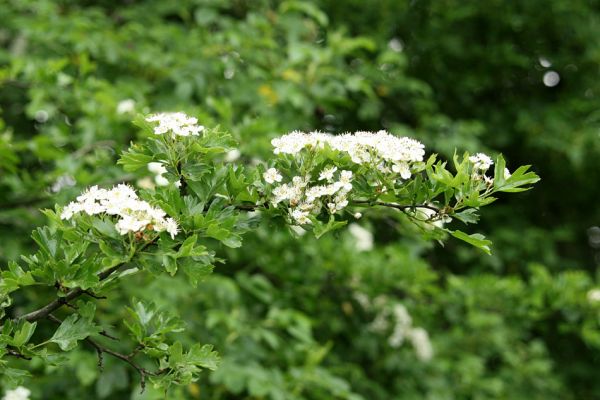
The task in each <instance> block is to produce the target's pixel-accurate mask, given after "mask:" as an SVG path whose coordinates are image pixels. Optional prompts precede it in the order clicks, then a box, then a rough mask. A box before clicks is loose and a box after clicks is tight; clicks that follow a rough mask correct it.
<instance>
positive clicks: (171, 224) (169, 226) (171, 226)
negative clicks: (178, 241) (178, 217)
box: [165, 218, 179, 239]
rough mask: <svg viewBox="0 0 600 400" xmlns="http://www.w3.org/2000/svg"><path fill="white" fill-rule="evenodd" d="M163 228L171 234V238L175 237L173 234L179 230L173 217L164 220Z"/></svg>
mask: <svg viewBox="0 0 600 400" xmlns="http://www.w3.org/2000/svg"><path fill="white" fill-rule="evenodd" d="M165 230H166V231H167V232H168V233H169V235H171V239H175V236H176V235H177V233H178V232H179V228H178V226H177V222H176V221H175V220H174V219H173V218H167V219H166V220H165Z"/></svg>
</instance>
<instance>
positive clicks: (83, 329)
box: [48, 314, 100, 351]
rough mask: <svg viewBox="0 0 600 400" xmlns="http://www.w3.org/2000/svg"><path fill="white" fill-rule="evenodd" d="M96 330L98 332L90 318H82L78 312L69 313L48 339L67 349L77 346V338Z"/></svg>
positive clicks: (82, 337) (91, 333) (85, 336)
mask: <svg viewBox="0 0 600 400" xmlns="http://www.w3.org/2000/svg"><path fill="white" fill-rule="evenodd" d="M98 332H100V328H99V327H98V326H96V325H94V323H93V322H92V321H91V320H88V319H86V318H82V317H80V316H79V315H78V314H71V315H69V316H68V317H67V318H66V319H65V320H64V321H63V322H62V324H60V326H59V327H58V329H57V330H56V332H54V335H52V337H51V338H50V339H49V340H48V341H49V342H53V343H56V344H58V346H59V347H60V348H61V349H62V350H63V351H69V350H72V349H73V348H75V346H77V342H78V341H79V340H83V339H85V338H87V337H88V336H90V335H93V334H95V333H98Z"/></svg>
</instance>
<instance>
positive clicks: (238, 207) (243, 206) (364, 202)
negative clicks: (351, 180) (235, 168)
mask: <svg viewBox="0 0 600 400" xmlns="http://www.w3.org/2000/svg"><path fill="white" fill-rule="evenodd" d="M352 205H358V206H381V207H389V208H395V209H397V210H400V211H403V212H406V211H407V210H410V209H414V208H426V209H428V210H432V211H435V212H436V213H439V212H440V209H439V208H437V207H434V206H430V205H428V204H408V205H406V204H396V203H386V202H383V201H368V200H357V201H354V202H352ZM268 207H269V205H268V203H264V204H237V205H235V208H236V210H241V211H256V210H257V209H259V208H268Z"/></svg>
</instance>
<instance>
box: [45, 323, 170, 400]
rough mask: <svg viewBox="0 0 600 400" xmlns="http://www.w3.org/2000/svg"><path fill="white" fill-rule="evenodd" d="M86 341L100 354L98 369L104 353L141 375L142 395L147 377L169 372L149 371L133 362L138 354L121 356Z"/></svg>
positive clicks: (100, 366) (90, 340)
mask: <svg viewBox="0 0 600 400" xmlns="http://www.w3.org/2000/svg"><path fill="white" fill-rule="evenodd" d="M46 318H48V319H49V320H50V321H53V322H56V323H57V324H62V321H61V320H60V319H58V318H56V317H55V316H54V315H52V314H48V315H47V317H46ZM84 340H85V342H86V343H88V344H89V345H90V346H92V347H93V348H94V350H96V353H97V354H98V368H100V369H102V367H103V362H104V357H103V354H104V353H106V354H108V355H111V356H113V357H115V358H118V359H119V360H121V361H125V362H126V363H127V364H129V365H131V366H132V367H133V368H134V369H135V370H136V371H137V372H138V373H139V374H140V386H141V392H140V393H144V390H145V389H146V377H147V376H159V375H162V374H164V373H165V372H167V371H168V368H163V369H159V370H157V371H149V370H147V369H146V368H144V367H141V366H139V365H138V364H137V363H136V362H135V361H133V357H134V356H135V355H136V354H137V352H132V353H131V354H129V355H125V354H121V353H119V352H116V351H114V350H111V349H109V348H107V347H104V346H102V345H101V344H100V343H98V342H96V341H95V340H93V339H91V338H90V337H87V338H85V339H84Z"/></svg>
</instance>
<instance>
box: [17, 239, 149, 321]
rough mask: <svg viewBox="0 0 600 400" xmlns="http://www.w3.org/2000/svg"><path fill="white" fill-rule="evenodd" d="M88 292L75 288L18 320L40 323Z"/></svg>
mask: <svg viewBox="0 0 600 400" xmlns="http://www.w3.org/2000/svg"><path fill="white" fill-rule="evenodd" d="M155 242H156V239H154V240H152V241H150V242H148V243H146V244H145V245H144V246H142V247H141V248H140V249H139V250H138V251H143V250H145V249H146V248H147V247H148V246H150V245H151V244H154V243H155ZM128 262H129V261H125V262H122V263H119V264H117V265H115V266H114V267H111V268H109V269H107V270H104V271H102V272H100V273H99V274H98V280H100V281H103V280H105V279H106V278H108V277H109V276H110V275H112V273H113V272H115V271H117V270H118V269H120V268H121V267H123V266H124V265H126V264H127V263H128ZM85 292H86V290H83V289H81V288H75V289H73V290H71V291H70V292H68V293H67V294H66V295H65V296H64V297H60V298H58V299H56V300H54V301H51V302H50V303H48V304H46V305H45V306H44V307H42V308H40V309H37V310H35V311H32V312H29V313H27V314H25V315H21V316H20V317H17V318H16V320H17V321H19V320H23V319H24V320H26V321H29V322H33V321H38V320H40V319H44V318H46V317H47V316H48V315H49V314H50V313H52V312H54V311H56V310H58V309H59V308H61V307H62V306H63V304H67V303H68V302H70V301H71V300H74V299H76V298H77V297H79V296H81V295H82V294H84V293H85Z"/></svg>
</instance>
